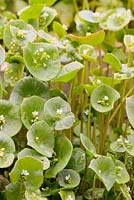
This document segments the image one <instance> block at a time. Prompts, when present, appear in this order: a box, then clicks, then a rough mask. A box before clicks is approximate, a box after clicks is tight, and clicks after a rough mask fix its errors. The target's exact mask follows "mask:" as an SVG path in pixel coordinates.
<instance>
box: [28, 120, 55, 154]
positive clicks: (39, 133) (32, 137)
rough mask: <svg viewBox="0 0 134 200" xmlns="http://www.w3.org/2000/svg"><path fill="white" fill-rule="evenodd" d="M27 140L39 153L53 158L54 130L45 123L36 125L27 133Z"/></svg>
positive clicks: (41, 122) (40, 122)
mask: <svg viewBox="0 0 134 200" xmlns="http://www.w3.org/2000/svg"><path fill="white" fill-rule="evenodd" d="M27 139H28V145H29V146H31V147H33V148H34V149H35V150H36V151H37V152H39V153H40V154H42V155H44V156H46V157H52V154H53V152H54V151H53V148H54V142H55V140H54V134H53V131H52V128H51V127H50V126H49V125H48V124H47V123H46V122H45V121H39V122H36V123H34V124H33V125H32V126H31V127H30V129H29V131H28V133H27Z"/></svg>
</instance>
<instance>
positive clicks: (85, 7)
mask: <svg viewBox="0 0 134 200" xmlns="http://www.w3.org/2000/svg"><path fill="white" fill-rule="evenodd" d="M82 9H83V10H84V9H87V10H88V9H89V3H88V0H83V5H82Z"/></svg>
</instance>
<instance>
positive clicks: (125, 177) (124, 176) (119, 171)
mask: <svg viewBox="0 0 134 200" xmlns="http://www.w3.org/2000/svg"><path fill="white" fill-rule="evenodd" d="M114 162H115V170H116V182H117V183H118V184H124V183H127V182H128V181H129V179H130V177H129V174H128V172H127V170H126V167H125V165H124V164H123V163H122V162H121V161H120V160H115V161H114Z"/></svg>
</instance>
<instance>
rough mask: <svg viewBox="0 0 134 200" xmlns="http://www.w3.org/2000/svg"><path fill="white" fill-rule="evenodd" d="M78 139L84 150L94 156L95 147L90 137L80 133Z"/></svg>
mask: <svg viewBox="0 0 134 200" xmlns="http://www.w3.org/2000/svg"><path fill="white" fill-rule="evenodd" d="M80 140H81V143H82V145H83V146H84V148H85V149H86V152H87V154H88V155H89V156H95V155H96V149H95V147H94V145H93V144H92V142H91V141H90V139H89V138H88V137H87V136H85V135H84V134H80Z"/></svg>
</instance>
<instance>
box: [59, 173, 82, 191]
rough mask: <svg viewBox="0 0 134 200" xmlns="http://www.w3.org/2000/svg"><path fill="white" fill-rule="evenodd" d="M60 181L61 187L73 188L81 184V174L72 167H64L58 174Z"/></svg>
mask: <svg viewBox="0 0 134 200" xmlns="http://www.w3.org/2000/svg"><path fill="white" fill-rule="evenodd" d="M58 182H59V185H60V186H61V187H64V188H65V189H71V188H74V187H77V186H78V185H79V183H80V176H79V174H78V173H77V172H76V171H74V170H72V169H63V170H62V171H61V172H60V173H59V174H58Z"/></svg>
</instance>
